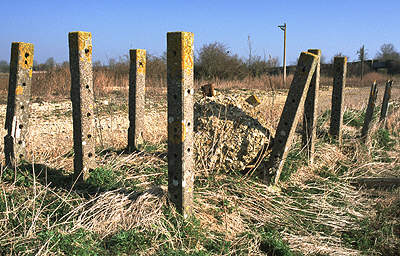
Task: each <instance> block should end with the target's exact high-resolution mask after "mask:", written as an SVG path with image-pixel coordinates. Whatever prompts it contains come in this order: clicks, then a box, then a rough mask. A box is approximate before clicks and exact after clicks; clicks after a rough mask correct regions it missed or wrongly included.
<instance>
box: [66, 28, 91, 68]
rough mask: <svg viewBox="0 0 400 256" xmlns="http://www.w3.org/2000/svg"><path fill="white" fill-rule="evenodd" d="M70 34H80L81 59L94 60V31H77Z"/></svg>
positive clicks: (79, 48)
mask: <svg viewBox="0 0 400 256" xmlns="http://www.w3.org/2000/svg"><path fill="white" fill-rule="evenodd" d="M69 34H77V36H78V50H79V57H80V59H81V61H88V62H92V33H90V32H84V31H75V32H70V33H69Z"/></svg>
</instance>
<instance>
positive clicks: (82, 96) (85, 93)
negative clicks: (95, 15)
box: [68, 31, 95, 180]
mask: <svg viewBox="0 0 400 256" xmlns="http://www.w3.org/2000/svg"><path fill="white" fill-rule="evenodd" d="M68 37H69V61H70V69H71V101H72V117H73V124H74V175H75V176H76V177H79V179H81V180H82V179H83V180H86V179H87V178H88V177H89V170H90V169H93V168H94V166H95V138H94V131H95V122H94V111H93V109H94V95H93V71H92V35H91V33H90V32H82V31H78V32H70V33H69V35H68Z"/></svg>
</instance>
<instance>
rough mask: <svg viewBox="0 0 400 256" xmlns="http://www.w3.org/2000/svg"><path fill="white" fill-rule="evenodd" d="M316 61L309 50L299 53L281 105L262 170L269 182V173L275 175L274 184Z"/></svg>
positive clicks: (315, 57)
mask: <svg viewBox="0 0 400 256" xmlns="http://www.w3.org/2000/svg"><path fill="white" fill-rule="evenodd" d="M317 61H318V56H317V55H314V54H312V53H309V52H302V53H301V54H300V58H299V62H298V64H297V67H296V72H295V74H294V77H293V81H292V84H291V86H290V90H289V93H288V96H287V98H286V102H285V106H284V107H283V111H282V115H281V118H280V120H279V124H278V128H277V129H276V134H275V139H274V145H273V146H272V151H271V155H270V157H269V160H268V163H267V169H266V170H265V171H264V179H265V180H266V181H267V182H269V180H268V179H269V178H270V177H271V176H270V175H271V174H272V175H275V179H274V183H275V184H276V183H278V181H279V177H280V174H281V171H282V168H283V165H284V163H285V160H286V157H287V154H288V151H289V148H290V145H291V143H292V140H293V135H294V132H295V129H296V126H297V123H298V121H299V117H300V113H301V111H302V110H303V106H304V102H305V100H306V95H307V91H308V88H309V85H310V82H311V79H312V76H313V74H314V71H315V67H316V65H317ZM268 171H269V173H268Z"/></svg>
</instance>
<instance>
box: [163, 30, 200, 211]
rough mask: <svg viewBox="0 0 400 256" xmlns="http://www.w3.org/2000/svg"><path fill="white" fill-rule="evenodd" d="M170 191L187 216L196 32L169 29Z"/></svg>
mask: <svg viewBox="0 0 400 256" xmlns="http://www.w3.org/2000/svg"><path fill="white" fill-rule="evenodd" d="M167 87H168V194H169V197H170V199H171V201H172V202H173V203H174V204H175V205H176V207H177V209H178V211H179V212H180V213H182V214H183V215H184V217H185V218H186V217H187V216H189V215H190V214H191V213H192V210H193V180H194V173H193V171H194V159H193V93H194V89H193V33H190V32H169V33H167Z"/></svg>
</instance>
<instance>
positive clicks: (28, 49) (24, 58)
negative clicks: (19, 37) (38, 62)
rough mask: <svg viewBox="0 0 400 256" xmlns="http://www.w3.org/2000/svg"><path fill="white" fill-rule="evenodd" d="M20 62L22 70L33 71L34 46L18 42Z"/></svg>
mask: <svg viewBox="0 0 400 256" xmlns="http://www.w3.org/2000/svg"><path fill="white" fill-rule="evenodd" d="M17 44H18V52H19V56H18V62H19V66H20V67H21V68H22V69H28V70H32V66H33V44H29V43H22V42H18V43H17Z"/></svg>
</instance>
